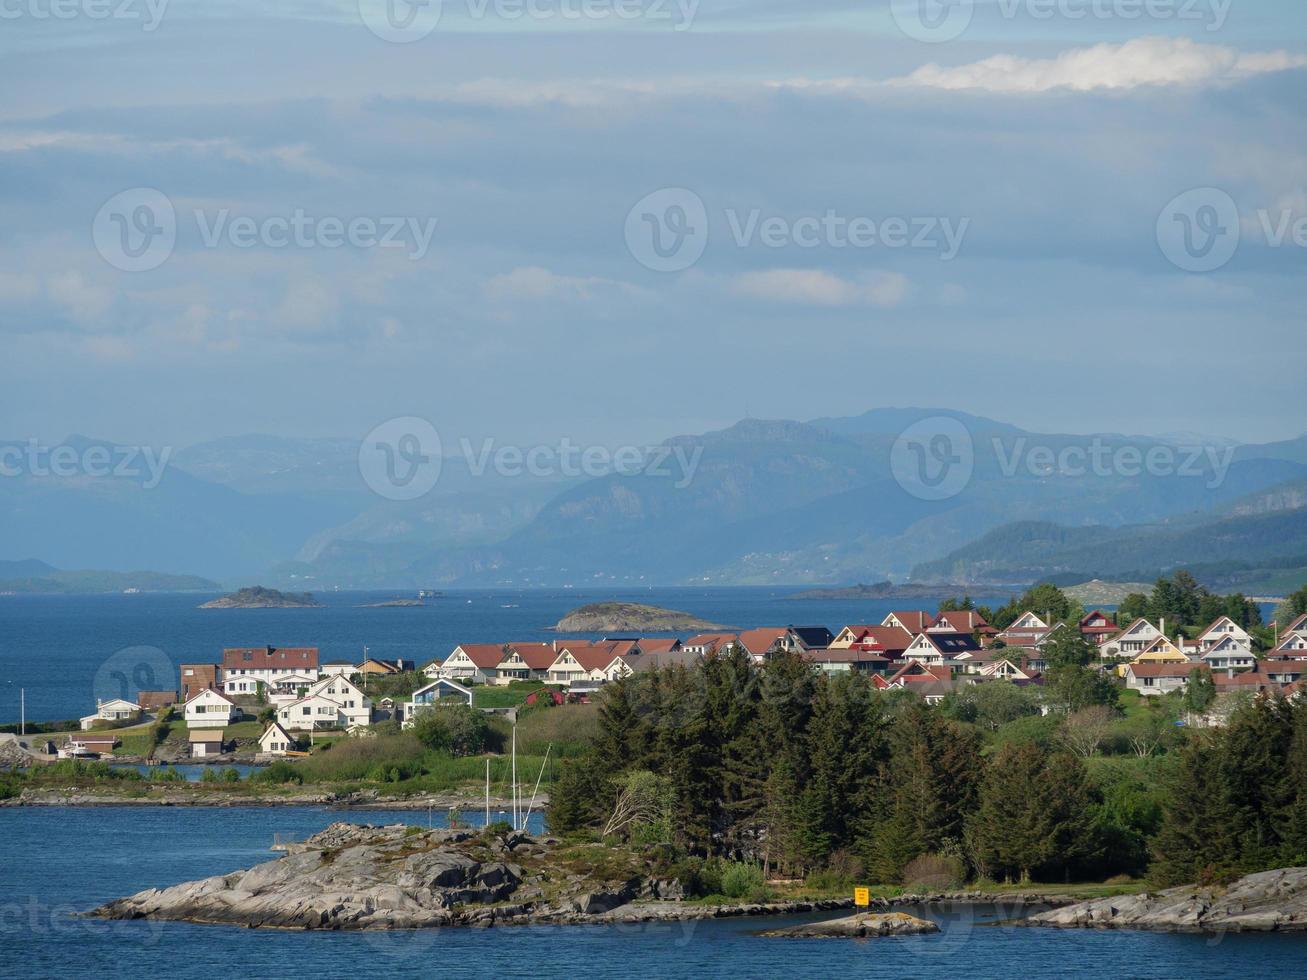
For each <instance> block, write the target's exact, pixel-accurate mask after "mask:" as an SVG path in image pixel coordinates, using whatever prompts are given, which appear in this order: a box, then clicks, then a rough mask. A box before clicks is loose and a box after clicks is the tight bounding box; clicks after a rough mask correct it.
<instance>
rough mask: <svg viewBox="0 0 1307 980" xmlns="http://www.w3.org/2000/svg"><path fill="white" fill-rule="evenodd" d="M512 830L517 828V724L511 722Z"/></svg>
mask: <svg viewBox="0 0 1307 980" xmlns="http://www.w3.org/2000/svg"><path fill="white" fill-rule="evenodd" d="M513 829H514V830H518V829H519V828H518V826H517V722H516V721H515V722H513Z"/></svg>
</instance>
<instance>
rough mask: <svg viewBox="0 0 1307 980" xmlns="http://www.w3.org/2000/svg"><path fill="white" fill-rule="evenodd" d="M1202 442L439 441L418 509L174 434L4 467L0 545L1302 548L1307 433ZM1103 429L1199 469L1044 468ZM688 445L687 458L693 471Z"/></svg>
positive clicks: (171, 562)
mask: <svg viewBox="0 0 1307 980" xmlns="http://www.w3.org/2000/svg"><path fill="white" fill-rule="evenodd" d="M940 418H944V419H949V420H952V422H953V423H956V424H957V425H958V426H961V427H962V428H963V429H964V430H965V431H966V433H967V434H968V438H969V440H970V444H971V446H972V447H974V466H973V468H972V470H971V475H970V479H969V481H968V482H967V483H966V485H965V487H963V488H961V489H960V492H958V493H956V495H953V496H948V497H945V498H944V499H939V500H930V499H921V495H913V494H912V493H909V492H908V491H907V490H905V488H904V485H901V483H900V481H899V480H897V479H896V478H895V477H896V472H898V475H899V476H902V472H901V463H902V459H901V458H900V457H895V456H894V454H893V447H894V445H895V441H896V439H898V438H899V435H900V433H902V432H903V431H904V430H905V429H907V428H909V427H910V426H913V425H914V424H917V423H921V422H922V420H926V419H936V420H938V419H940ZM930 424H934V423H930ZM1199 438H1200V437H1192V436H1188V435H1173V436H1166V437H1148V436H1125V435H1113V434H1104V435H1100V436H1085V435H1067V434H1037V433H1032V432H1028V431H1025V430H1023V429H1020V428H1018V427H1016V426H1013V425H1010V424H1007V423H1003V422H998V421H994V420H992V419H986V418H981V417H978V416H972V415H967V414H965V413H960V412H953V411H947V410H939V409H892V408H885V409H875V410H872V411H870V412H867V413H865V414H863V415H859V416H855V417H850V418H823V419H816V420H814V421H811V422H806V423H805V422H797V421H787V420H774V421H763V420H755V419H748V420H745V421H743V422H740V423H738V424H736V425H734V426H731V427H730V428H727V429H724V430H722V431H719V432H710V433H706V434H703V435H697V436H678V437H675V438H673V439H669V440H668V441H667V442H666V443H665V444H664V447H665V451H666V452H667V453H668V454H669V457H671V458H670V459H669V464H668V467H665V468H664V470H665V471H667V470H669V472H666V475H660V474H659V473H645V474H641V475H636V476H627V475H617V474H613V475H608V476H598V477H594V478H581V477H570V478H569V477H563V476H540V477H526V476H513V475H509V474H496V473H495V472H494V469H493V467H492V468H490V469H487V470H486V471H484V472H483V473H478V471H477V466H476V465H475V464H474V463H472V462H469V460H468V459H466V458H464V457H463V456H462V455H458V454H457V453H456V452H454V449H455V447H450V446H448V445H447V446H446V447H445V449H446V453H447V454H449V455H447V456H446V458H445V460H444V467H443V470H442V474H441V479H440V481H439V483H438V484H437V486H436V488H435V489H434V490H433V491H432V492H431V493H430V494H428V495H427V496H424V497H421V498H419V499H417V500H414V501H409V502H404V501H392V500H387V499H383V498H382V497H379V496H377V495H376V494H374V493H372V492H370V491H369V489H368V488H367V486H366V485H365V484H364V482H363V480H362V478H361V477H360V475H359V471H358V464H357V452H358V443H357V442H356V441H351V440H346V439H287V438H275V437H268V436H246V437H238V438H230V439H221V440H216V441H213V442H207V443H203V444H200V445H196V446H192V447H189V448H186V449H183V450H180V451H178V452H177V453H176V454H175V455H174V456H173V458H172V459H171V463H170V465H169V467H168V468H167V470H166V472H165V474H164V476H163V479H162V480H161V481H160V482H159V483H158V485H157V486H154V487H152V488H147V487H146V486H145V485H144V483H143V481H141V480H140V479H136V478H132V477H113V476H101V477H97V476H78V477H68V478H57V479H52V478H49V477H40V476H33V475H30V474H26V475H20V476H11V477H6V478H4V479H0V520H2V521H3V525H4V527H5V528H6V535H5V536H4V539H3V540H2V541H0V549H2V551H0V554H4V555H5V556H7V557H12V558H15V559H17V558H25V557H27V556H30V555H37V556H40V558H42V559H44V560H45V561H49V562H51V563H52V564H53V565H55V566H58V567H60V568H74V567H76V568H124V567H137V568H154V569H159V570H160V571H161V572H164V573H192V574H194V573H198V574H201V575H204V576H206V577H208V578H213V579H219V580H221V581H224V582H226V583H229V584H243V583H245V582H248V581H261V582H266V583H269V584H274V585H279V586H282V587H287V588H294V589H298V590H302V589H315V590H320V589H325V588H332V587H336V586H339V587H341V588H417V587H432V586H435V587H439V586H459V585H463V586H495V585H513V586H530V585H542V586H563V585H576V586H580V585H604V584H610V585H628V586H629V585H668V584H716V585H723V584H770V583H780V584H803V583H811V584H814V585H825V584H847V583H850V582H879V581H884V580H887V579H893V580H895V581H904V580H906V579H908V578H911V579H913V580H916V579H918V578H921V579H925V580H939V581H944V580H951V581H960V582H969V581H976V582H985V581H1000V580H1001V581H1004V582H1013V581H1025V580H1028V579H1033V578H1039V577H1046V576H1047V575H1065V574H1083V575H1084V577H1085V578H1090V577H1095V576H1096V577H1100V578H1105V577H1107V576H1109V575H1118V574H1120V573H1125V572H1130V573H1142V572H1149V573H1151V572H1152V571H1154V570H1162V569H1166V568H1169V567H1173V566H1174V565H1175V564H1176V563H1177V562H1181V563H1205V564H1209V565H1213V566H1219V567H1220V568H1223V569H1224V570H1225V571H1226V572H1233V571H1234V570H1233V569H1232V568H1231V567H1229V566H1230V563H1233V562H1243V563H1245V564H1247V565H1248V566H1249V567H1248V568H1246V569H1244V571H1245V572H1252V571H1255V570H1262V569H1264V568H1268V567H1280V568H1284V567H1288V566H1286V565H1284V564H1282V563H1284V562H1290V561H1292V560H1294V558H1295V556H1297V555H1307V536H1304V533H1303V525H1302V523H1301V515H1302V514H1303V513H1304V502H1305V501H1304V498H1307V436H1304V437H1302V438H1299V439H1296V440H1289V441H1285V442H1276V443H1268V444H1264V445H1243V446H1237V447H1232V446H1229V445H1228V444H1227V443H1226V442H1224V441H1223V440H1217V439H1211V440H1205V441H1204V442H1203V444H1202V445H1201V446H1197V448H1196V450H1194V451H1190V450H1188V449H1187V448H1185V447H1186V444H1187V443H1195V444H1196V443H1197V441H1198V439H1199ZM68 442H69V443H70V444H73V445H75V446H78V447H81V448H85V447H87V446H92V445H104V446H108V445H109V444H108V443H101V442H97V441H96V440H90V439H84V438H81V437H74V438H72V439H70V440H68ZM1095 444H1097V445H1100V446H1102V447H1106V450H1110V451H1111V452H1122V451H1127V452H1129V453H1131V454H1138V456H1139V458H1140V459H1143V458H1147V457H1148V454H1149V453H1150V452H1153V453H1156V454H1160V455H1162V456H1165V457H1167V458H1170V459H1173V460H1180V461H1183V462H1185V463H1186V464H1187V468H1186V471H1185V475H1178V476H1177V475H1167V474H1166V473H1161V472H1154V473H1153V474H1151V475H1150V474H1149V473H1146V472H1143V473H1140V472H1137V468H1132V467H1127V466H1122V467H1117V468H1113V469H1111V470H1110V471H1108V472H1103V473H1094V472H1088V471H1087V472H1084V473H1082V474H1080V475H1075V476H1070V475H1065V474H1064V473H1062V472H1059V471H1058V470H1057V467H1056V466H1053V465H1050V462H1049V461H1050V460H1052V459H1056V458H1057V457H1058V455H1059V454H1066V453H1070V454H1071V455H1072V456H1073V457H1076V454H1078V453H1081V452H1083V451H1084V450H1085V449H1086V448H1087V447H1090V446H1092V445H1095ZM4 445H6V444H5V443H3V442H0V448H2V447H3V446H4ZM11 445H18V444H11ZM674 452H679V453H680V454H681V455H680V457H676V456H672V455H671V454H673V453H674ZM678 458H679V459H683V460H694V461H696V463H697V465H696V466H695V467H694V468H693V471H692V473H690V474H689V475H690V476H691V477H692V478H690V479H688V480H687V479H684V478H683V477H685V476H686V475H687V474H686V473H683V472H680V471H678V468H677V466H676V465H675V462H676V460H677V459H678ZM1077 458H1078V457H1077ZM894 459H898V464H896V465H900V469H899V470H896V468H895V466H894V465H892V462H893V460H894ZM1227 464H1228V468H1227ZM1145 469H1147V467H1145ZM1276 563H1281V564H1279V565H1276ZM1304 564H1307V561H1305V562H1304ZM1258 573H1259V574H1260V571H1258ZM36 577H40V576H36ZM1139 577H1140V576H1139V575H1133V574H1132V578H1135V579H1137V578H1139ZM1145 580H1146V578H1145Z"/></svg>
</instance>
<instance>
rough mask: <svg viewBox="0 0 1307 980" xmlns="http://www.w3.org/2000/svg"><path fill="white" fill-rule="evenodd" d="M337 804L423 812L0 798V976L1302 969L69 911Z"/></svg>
mask: <svg viewBox="0 0 1307 980" xmlns="http://www.w3.org/2000/svg"><path fill="white" fill-rule="evenodd" d="M340 819H347V820H351V821H353V822H358V823H365V822H366V823H396V822H407V823H410V824H416V825H420V826H426V823H427V819H426V814H425V813H393V812H373V813H367V814H358V813H353V814H349V815H342V814H341V813H340V812H336V811H331V810H326V809H317V808H291V807H269V808H237V807H231V808H188V807H177V808H159V807H140V808H137V807H124V808H86V809H77V808H44V807H40V808H3V809H0V977H6V978H7V977H26V978H32V977H40V978H44V977H59V978H63V977H71V976H84V977H98V976H161V975H174V976H185V977H192V976H195V977H198V976H204V977H219V976H221V977H249V976H274V977H286V978H292V977H315V978H323V977H328V978H357V977H369V976H394V977H410V976H411V977H418V976H454V977H520V976H532V977H575V976H578V975H584V976H587V977H593V978H607V977H630V976H641V977H648V976H659V977H669V978H681V977H725V978H732V980H738V978H753V977H782V976H783V977H886V978H891V977H893V978H898V977H926V978H936V977H938V978H954V977H958V976H967V977H971V978H988V977H1013V976H1020V977H1023V978H1026V980H1039V978H1061V980H1064V978H1072V977H1093V978H1102V977H1109V978H1117V977H1139V978H1158V980H1162V978H1167V980H1169V978H1174V977H1184V978H1188V980H1203V978H1214V977H1236V976H1249V975H1258V976H1264V977H1285V978H1289V977H1301V976H1304V975H1307V937H1293V936H1285V935H1262V936H1252V935H1229V936H1224V937H1203V936H1171V935H1154V934H1148V933H1127V932H1078V931H1077V932H1062V931H1047V930H1036V929H1019V928H1012V927H1002V926H993V925H986V924H985V922H986V921H991V920H992V919H993V918H995V913H994V912H985V911H982V914H981V915H980V916H974V915H972V914H969V913H967V914H958V913H950V912H948V911H946V910H938V909H926V910H922V911H924V912H925V914H928V915H931V916H932V917H935V918H937V919H938V920H939V921H940V922H941V925H942V926H943V932H942V933H941V934H937V935H934V936H925V937H914V938H902V939H878V940H869V941H855V940H848V941H846V940H781V939H765V938H762V937H758V936H755V935H753V932H754V931H755V930H757V929H759V928H760V927H761V926H762V922H761V920H757V919H747V920H715V921H706V922H689V923H672V924H649V925H638V926H637V925H633V926H613V927H603V926H577V927H525V928H498V929H448V930H426V931H421V932H400V933H367V934H362V933H333V932H291V931H279V930H257V929H256V930H251V929H240V928H233V927H226V926H200V925H190V924H186V923H172V922H144V921H136V922H106V921H101V920H98V919H87V918H82V917H79V916H78V915H77V914H76V913H78V912H82V911H86V910H88V909H91V908H94V907H95V906H96V905H98V904H100V903H102V902H105V901H107V900H109V899H112V898H117V897H120V896H123V895H128V894H132V893H134V892H137V891H139V890H141V889H144V888H150V887H158V886H161V885H167V884H172V883H176V882H180V881H187V880H191V879H195V878H200V877H204V876H207V875H212V874H221V873H225V872H228V871H234V870H236V869H239V868H244V867H249V866H251V865H253V864H256V863H259V862H261V861H264V860H268V859H270V858H272V857H274V855H272V854H271V853H270V852H269V850H268V848H269V846H270V845H271V843H272V839H273V835H274V834H284V835H286V836H288V837H291V838H296V839H298V838H302V837H304V836H306V835H308V834H310V833H312V832H314V831H316V830H319V829H321V828H322V827H325V826H327V825H328V824H329V823H331V822H333V821H335V820H340ZM433 819H434V820H435V821H436V822H437V823H439V820H440V815H439V814H436V815H435V816H434V818H433ZM999 914H1002V913H999ZM776 921H777V920H768V921H767V923H766V924H767V925H768V926H771V925H773V924H774V923H775V922H776ZM787 921H788V920H787Z"/></svg>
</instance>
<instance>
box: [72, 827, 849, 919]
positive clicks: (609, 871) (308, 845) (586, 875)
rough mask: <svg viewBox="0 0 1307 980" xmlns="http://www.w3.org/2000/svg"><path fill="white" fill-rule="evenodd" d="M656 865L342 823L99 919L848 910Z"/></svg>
mask: <svg viewBox="0 0 1307 980" xmlns="http://www.w3.org/2000/svg"><path fill="white" fill-rule="evenodd" d="M683 898H684V892H683V890H682V887H681V885H680V883H679V882H678V881H676V880H675V879H666V878H659V877H657V876H656V875H655V874H654V873H653V866H652V864H651V863H650V859H649V858H648V857H646V856H644V855H642V854H636V853H633V852H628V851H624V850H619V849H613V848H608V847H605V846H604V845H602V844H592V845H585V844H579V845H576V844H574V845H568V844H564V843H563V842H561V841H558V840H557V839H554V838H548V837H544V838H536V837H532V836H530V835H527V834H524V833H514V832H511V831H506V832H504V833H498V834H497V833H493V832H491V831H485V830H443V829H442V830H424V829H422V828H420V827H405V826H403V825H399V826H388V827H372V826H362V825H356V824H349V823H335V824H332V825H331V826H330V827H328V828H327V829H326V830H324V831H322V832H321V833H318V834H315V835H314V836H312V837H310V838H309V839H308V840H306V841H304V842H303V843H301V844H293V845H290V848H289V852H288V854H287V856H285V857H282V858H279V859H277V860H275V861H268V862H266V863H264V864H259V865H256V866H254V867H253V868H250V869H249V870H247V871H234V872H232V873H231V874H226V875H216V876H214V877H212V878H205V879H202V880H200V881H192V882H188V883H186V884H182V885H174V886H173V887H171V888H162V889H159V888H151V889H148V890H146V891H143V892H138V893H137V894H135V895H132V896H130V897H128V898H120V899H118V900H116V901H113V902H109V903H108V904H106V905H102V906H100V907H99V908H98V909H95V910H94V911H93V912H92V913H91V915H94V916H97V917H101V918H108V919H143V918H148V919H173V920H180V921H186V922H205V923H215V924H225V925H239V926H245V927H248V928H279V929H417V928H426V927H434V926H489V925H526V924H532V923H558V924H564V923H585V922H631V921H651V920H655V919H669V920H675V919H689V918H711V917H714V916H717V915H723V914H726V915H761V914H767V913H782V912H811V911H825V910H831V909H838V908H846V907H847V906H848V904H849V903H848V902H847V901H844V902H841V901H838V900H831V901H825V902H791V903H783V904H778V905H742V906H732V907H721V906H706V905H702V904H700V903H695V902H685V901H682V899H683Z"/></svg>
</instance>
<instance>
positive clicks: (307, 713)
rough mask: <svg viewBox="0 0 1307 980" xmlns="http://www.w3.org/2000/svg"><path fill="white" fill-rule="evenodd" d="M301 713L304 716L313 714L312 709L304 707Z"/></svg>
mask: <svg viewBox="0 0 1307 980" xmlns="http://www.w3.org/2000/svg"><path fill="white" fill-rule="evenodd" d="M303 711H304V714H306V715H311V714H313V709H312V708H309V707H305V708H304V709H303Z"/></svg>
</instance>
